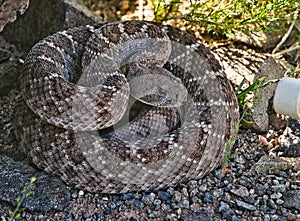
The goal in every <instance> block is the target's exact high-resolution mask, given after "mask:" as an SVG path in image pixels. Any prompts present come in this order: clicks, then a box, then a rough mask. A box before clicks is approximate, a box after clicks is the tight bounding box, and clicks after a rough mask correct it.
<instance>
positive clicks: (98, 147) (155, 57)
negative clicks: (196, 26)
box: [16, 21, 238, 193]
mask: <svg viewBox="0 0 300 221" xmlns="http://www.w3.org/2000/svg"><path fill="white" fill-rule="evenodd" d="M162 66H163V67H162ZM92 72H95V73H92ZM144 72H146V74H144ZM149 73H151V74H152V75H151V74H150V75H149ZM170 73H172V74H173V75H174V76H173V75H172V76H169V74H170ZM83 75H84V76H85V79H84V80H82V76H83ZM158 75H160V76H158ZM153 76H158V77H153ZM126 77H127V80H126ZM151 79H152V80H153V81H156V82H155V83H153V84H151V82H150V81H152V80H151ZM157 79H159V80H158V81H157ZM168 79H169V80H170V81H171V82H172V83H169V82H167V81H169V80H168ZM135 80H136V82H135V83H133V84H130V82H134V81H135ZM128 81H129V82H128ZM20 82H21V91H22V95H23V101H22V103H21V104H20V105H19V108H18V111H17V112H18V113H17V116H18V117H17V118H16V124H17V133H18V137H19V140H20V145H21V146H22V147H23V149H24V150H25V152H26V153H27V155H28V157H29V158H30V160H31V161H32V162H33V163H34V164H35V165H36V166H37V167H39V168H41V169H43V170H45V171H46V172H49V173H52V174H54V175H57V176H60V177H61V178H62V179H63V180H64V181H65V182H66V183H67V184H69V185H72V186H75V187H77V188H81V189H84V190H87V191H91V192H106V193H118V192H128V191H139V190H149V189H159V188H162V187H165V186H174V185H176V184H177V183H179V182H183V181H186V180H190V179H200V178H201V177H203V176H204V175H205V174H207V173H208V172H209V171H211V170H213V169H214V168H215V167H216V166H218V165H219V162H220V160H221V159H222V158H223V157H224V154H225V149H226V142H227V141H229V140H230V139H231V138H232V134H233V131H234V128H235V126H236V124H237V122H238V107H237V102H236V97H235V95H234V92H233V90H232V87H231V85H230V83H229V82H228V80H227V79H226V77H225V75H224V72H223V70H222V68H221V66H220V65H219V63H218V61H217V60H216V59H215V57H214V56H213V55H212V54H211V53H210V51H209V50H208V49H206V48H205V47H204V46H203V45H202V44H201V43H199V42H198V41H197V40H196V39H195V38H194V37H192V36H191V35H189V34H187V33H186V32H184V31H181V30H179V29H177V28H174V27H172V26H168V25H161V24H159V23H150V22H144V21H122V22H113V23H106V24H97V25H94V26H84V27H78V28H73V29H69V30H66V31H61V32H58V33H55V34H53V35H51V36H48V37H46V38H45V39H43V40H42V41H40V42H39V43H37V44H36V45H35V46H34V47H33V48H32V49H31V51H30V52H29V54H28V55H27V57H26V59H25V63H24V66H23V69H22V75H21V77H20ZM70 82H73V83H74V84H73V83H70ZM82 82H84V84H83V83H82ZM76 84H77V85H76ZM78 84H79V85H78ZM148 84H150V85H151V86H150V87H147V85H148ZM173 84H174V85H175V86H174V88H171V87H170V86H172V85H173ZM182 85H183V87H181V86H182ZM134 87H137V88H138V89H134ZM144 88H146V89H145V91H146V92H145V93H146V95H145V94H144V92H143V93H142V95H140V94H139V92H140V91H141V90H143V89H144ZM183 88H184V90H186V93H184V92H181V91H183ZM152 89H153V90H154V92H153V91H152V92H151V93H150V94H147V90H148V91H149V90H152ZM130 91H131V94H132V95H133V97H134V98H137V99H138V100H139V101H141V102H139V101H135V99H134V98H133V99H129V100H133V101H135V102H134V103H133V102H129V103H128V97H129V92H130ZM156 95H157V96H156ZM153 97H154V98H153ZM142 103H147V104H148V105H141V104H142ZM149 104H150V105H149ZM153 104H155V105H153ZM175 104H176V105H175ZM126 105H128V108H127V109H130V107H131V106H136V107H140V106H144V107H143V108H142V111H140V109H137V111H136V112H137V114H134V116H136V118H134V119H133V120H132V121H130V122H129V123H126V122H127V120H128V118H129V117H128V115H129V114H128V111H125V109H126ZM124 113H125V114H124ZM124 116H125V117H124ZM122 117H123V118H122ZM121 118H122V119H123V120H121V122H122V121H123V122H124V121H125V124H124V123H123V125H122V124H121V126H120V128H119V129H117V128H116V125H117V124H118V123H117V122H118V121H119V120H120V119H121ZM124 119H125V120H124ZM106 127H110V128H113V129H115V130H108V132H107V130H105V129H104V130H101V129H103V128H106Z"/></svg>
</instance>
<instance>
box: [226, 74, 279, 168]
mask: <svg viewBox="0 0 300 221" xmlns="http://www.w3.org/2000/svg"><path fill="white" fill-rule="evenodd" d="M265 80H266V78H265V77H262V78H259V79H258V80H256V81H255V82H253V83H252V84H250V85H249V86H247V87H246V88H244V89H242V88H243V87H244V85H245V81H246V79H245V78H244V79H243V80H242V82H241V83H240V85H239V86H238V88H237V89H236V90H235V94H236V97H237V101H238V105H239V109H240V120H239V122H238V123H237V125H236V126H235V128H234V131H233V136H232V138H231V139H230V140H228V141H227V142H226V150H225V156H224V159H223V163H222V164H223V165H225V164H226V163H227V162H228V161H229V160H230V159H232V157H233V156H234V152H233V151H231V146H232V145H233V144H234V143H235V142H236V140H237V139H238V138H237V137H236V134H237V133H238V130H239V128H240V125H241V122H242V121H244V120H245V116H247V115H249V114H251V113H250V110H249V102H260V101H259V100H256V99H255V95H257V93H259V89H261V88H264V87H267V86H268V85H270V84H273V83H275V82H278V81H279V80H269V81H267V82H264V81H265ZM247 123H251V122H247Z"/></svg>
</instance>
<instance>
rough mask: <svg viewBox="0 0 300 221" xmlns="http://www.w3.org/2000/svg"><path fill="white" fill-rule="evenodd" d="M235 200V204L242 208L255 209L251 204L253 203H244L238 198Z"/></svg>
mask: <svg viewBox="0 0 300 221" xmlns="http://www.w3.org/2000/svg"><path fill="white" fill-rule="evenodd" d="M235 202H236V204H237V205H238V206H240V207H242V208H244V209H247V210H255V209H256V207H255V206H253V205H251V204H249V203H245V202H243V201H240V200H237V199H236V200H235Z"/></svg>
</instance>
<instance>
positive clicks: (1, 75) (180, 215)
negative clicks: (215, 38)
mask: <svg viewBox="0 0 300 221" xmlns="http://www.w3.org/2000/svg"><path fill="white" fill-rule="evenodd" d="M142 3H143V10H139V7H138V4H139V2H138V1H128V0H122V1H114V0H113V1H105V0H103V1H93V0H86V1H84V2H81V1H80V0H77V1H76V0H73V1H71V0H51V1H49V0H31V1H29V0H0V216H1V217H5V218H9V214H8V211H9V210H12V211H13V210H14V209H15V207H16V205H17V198H18V196H22V195H24V190H23V188H24V186H26V185H28V184H29V182H30V178H31V177H32V176H34V177H36V181H35V182H34V185H35V187H34V188H33V190H32V194H31V195H30V196H28V197H26V198H25V200H24V201H23V203H22V205H21V207H23V208H25V210H24V211H23V212H21V217H20V218H19V219H18V220H131V221H134V220H201V221H210V220H211V221H215V220H226V221H239V220H263V221H269V220H270V221H275V220H278V221H286V220H300V145H299V142H300V139H299V136H300V122H299V121H297V120H292V119H288V118H286V117H282V116H277V115H276V114H275V113H274V111H272V108H270V107H271V106H272V105H270V102H271V98H272V96H273V93H274V89H275V88H276V84H273V85H271V86H270V87H266V88H264V89H262V91H261V93H260V94H259V97H258V98H257V99H259V100H260V101H261V102H259V103H257V104H254V105H253V106H252V107H251V111H252V116H251V121H253V124H251V125H248V124H246V123H245V122H244V127H243V128H241V129H240V131H239V133H238V135H237V136H238V140H237V141H236V143H235V146H234V149H233V151H234V155H233V156H232V158H229V157H228V158H229V159H227V161H226V162H225V163H223V164H222V166H220V167H219V168H218V169H216V170H215V171H214V172H212V173H210V174H209V175H208V176H206V177H205V178H204V179H202V180H200V181H190V182H188V183H184V184H180V185H178V186H177V187H175V188H166V189H162V190H160V191H158V192H148V193H145V192H137V193H136V192H134V193H128V194H121V195H105V194H90V193H87V192H83V191H82V190H76V189H72V188H70V187H68V186H66V185H65V184H64V183H63V182H62V181H61V180H59V179H58V178H56V177H53V176H51V175H49V174H46V173H44V172H42V171H40V170H38V169H37V168H35V166H34V165H32V164H31V163H30V162H29V161H28V160H27V159H26V156H25V155H24V153H23V152H22V150H21V149H20V148H19V147H18V144H17V142H16V138H15V135H14V128H13V125H12V121H13V119H14V107H15V105H16V102H15V101H16V99H18V97H19V96H20V94H19V90H18V76H19V74H20V73H19V70H20V67H21V65H22V61H23V58H24V56H25V55H26V53H27V52H28V51H29V50H30V48H31V47H32V46H33V45H34V44H35V43H36V42H37V41H38V40H40V39H42V38H43V37H46V36H47V35H49V34H52V33H54V32H57V31H59V30H63V29H66V28H70V27H75V26H80V25H85V24H91V23H95V22H103V21H113V20H120V19H138V18H140V19H141V18H142V19H151V15H152V14H151V13H152V8H151V5H150V4H148V1H144V2H142ZM87 7H88V8H89V9H90V10H88V9H87ZM91 11H92V12H91ZM287 28H288V27H283V29H282V32H280V33H279V34H278V33H276V34H274V33H273V35H268V34H266V35H264V36H260V37H259V38H256V39H255V38H252V36H243V37H241V38H240V39H234V40H233V41H231V42H226V43H222V44H212V43H209V42H207V41H206V43H207V46H209V47H210V48H211V49H212V50H213V52H214V53H215V54H216V56H217V57H218V58H219V60H220V61H221V62H222V64H223V66H224V67H225V70H226V74H227V75H228V77H229V78H230V80H231V81H232V82H233V84H234V85H235V86H237V85H238V84H239V83H240V82H241V81H242V79H243V77H246V79H247V80H248V82H250V83H251V82H253V81H255V79H259V78H260V77H262V76H266V77H267V78H268V79H280V78H281V77H283V76H284V75H285V74H286V73H287V72H288V71H289V69H291V68H295V66H297V65H298V66H299V54H300V52H299V50H298V51H297V50H294V51H292V52H291V53H288V54H285V56H281V59H279V60H275V59H274V58H273V57H272V56H271V55H270V52H271V51H272V50H273V49H274V48H276V46H277V45H278V42H279V41H280V39H281V38H282V36H283V35H284V34H285V33H286V30H287ZM297 34H298V35H299V30H297V29H296V28H295V30H294V31H293V33H292V34H291V35H290V37H289V38H288V40H287V41H286V42H285V45H281V47H283V48H284V47H285V48H288V47H289V46H290V45H292V44H294V43H295V39H296V36H297ZM261 39H264V40H263V41H261ZM255 42H256V43H255ZM257 42H258V43H257ZM282 64H284V65H282ZM245 128H248V129H245Z"/></svg>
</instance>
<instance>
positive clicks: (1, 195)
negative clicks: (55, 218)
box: [0, 156, 71, 212]
mask: <svg viewBox="0 0 300 221" xmlns="http://www.w3.org/2000/svg"><path fill="white" fill-rule="evenodd" d="M31 177H35V178H36V181H35V183H34V185H35V188H34V189H33V190H32V195H30V196H28V197H26V198H25V200H24V201H23V203H22V207H25V208H27V209H28V210H31V211H43V212H47V211H50V210H53V209H55V210H61V211H62V210H64V209H65V208H66V207H67V206H68V204H69V203H70V200H71V196H70V192H69V190H68V189H67V187H66V185H65V184H64V183H63V182H62V181H61V180H60V179H58V178H56V177H53V176H51V175H49V174H46V173H45V172H38V171H37V170H35V169H34V168H33V167H31V166H29V165H28V164H26V163H24V162H17V161H13V160H12V159H11V158H8V157H1V156H0V200H1V201H5V202H8V203H10V204H12V205H14V206H16V203H17V202H16V199H17V198H18V197H19V196H22V194H24V193H23V188H24V186H26V185H28V183H29V182H30V179H31Z"/></svg>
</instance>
